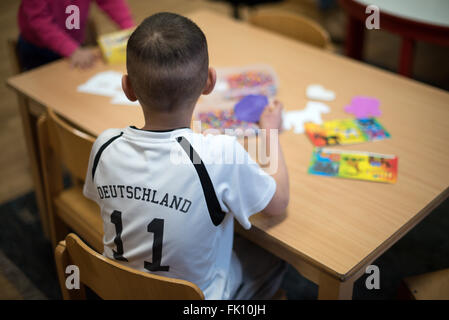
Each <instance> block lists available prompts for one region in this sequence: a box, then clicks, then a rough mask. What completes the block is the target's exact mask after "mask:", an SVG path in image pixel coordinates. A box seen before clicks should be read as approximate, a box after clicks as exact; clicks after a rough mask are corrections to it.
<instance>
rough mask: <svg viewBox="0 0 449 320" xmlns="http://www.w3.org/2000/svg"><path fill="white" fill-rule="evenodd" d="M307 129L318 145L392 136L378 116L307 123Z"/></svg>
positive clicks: (312, 139)
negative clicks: (320, 123) (378, 119)
mask: <svg viewBox="0 0 449 320" xmlns="http://www.w3.org/2000/svg"><path fill="white" fill-rule="evenodd" d="M305 131H306V134H307V136H308V137H309V139H310V141H311V142H312V143H313V145H314V146H316V147H324V146H332V145H345V144H355V143H362V142H367V141H375V140H383V139H387V138H390V134H389V133H388V131H387V130H386V129H385V128H384V127H383V126H382V125H381V124H380V123H379V122H378V121H377V119H376V118H366V119H343V120H331V121H326V122H324V123H323V124H322V125H319V124H315V123H306V124H305Z"/></svg>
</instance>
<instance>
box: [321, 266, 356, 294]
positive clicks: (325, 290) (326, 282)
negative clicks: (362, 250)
mask: <svg viewBox="0 0 449 320" xmlns="http://www.w3.org/2000/svg"><path fill="white" fill-rule="evenodd" d="M353 287H354V282H353V281H350V280H348V281H345V282H342V281H341V280H340V279H338V278H335V277H333V276H331V275H329V274H327V273H325V272H321V274H320V280H319V285H318V299H319V300H351V299H352V289H353Z"/></svg>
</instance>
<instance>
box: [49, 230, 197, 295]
mask: <svg viewBox="0 0 449 320" xmlns="http://www.w3.org/2000/svg"><path fill="white" fill-rule="evenodd" d="M55 260H56V268H57V272H58V279H59V285H60V286H61V291H62V295H63V298H64V300H72V299H85V287H84V286H87V287H89V288H90V289H91V290H93V291H94V292H95V293H96V294H97V295H98V296H99V297H100V298H102V299H114V300H125V299H126V300H128V299H132V300H174V299H178V300H203V299H204V294H203V292H202V291H201V289H200V288H198V287H197V286H196V285H195V284H193V283H191V282H188V281H185V280H178V279H172V278H168V277H162V276H158V275H153V274H150V273H147V272H142V271H137V270H134V269H132V268H129V267H126V266H123V265H121V264H120V263H118V262H116V261H113V260H111V259H108V258H106V257H104V256H102V255H101V254H99V253H97V252H95V251H94V250H92V249H91V248H89V247H88V246H87V245H86V244H85V243H84V242H82V241H81V239H80V238H79V237H78V236H76V235H75V234H73V233H71V234H69V235H68V236H67V237H66V239H65V241H61V242H60V243H59V244H58V246H57V247H56V250H55ZM68 265H75V266H77V267H78V268H79V275H80V289H72V290H69V289H67V287H66V284H65V283H66V276H67V275H66V274H65V270H66V267H67V266H68Z"/></svg>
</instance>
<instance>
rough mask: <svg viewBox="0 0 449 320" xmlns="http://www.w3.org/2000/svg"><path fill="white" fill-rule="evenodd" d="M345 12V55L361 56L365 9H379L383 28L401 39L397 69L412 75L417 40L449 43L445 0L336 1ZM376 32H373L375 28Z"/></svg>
mask: <svg viewBox="0 0 449 320" xmlns="http://www.w3.org/2000/svg"><path fill="white" fill-rule="evenodd" d="M339 2H340V5H341V6H342V7H343V9H344V10H345V11H346V12H347V14H348V25H347V33H346V55H347V56H349V57H352V58H355V59H359V60H360V59H362V51H363V40H364V30H365V20H366V19H367V18H368V16H369V14H366V13H365V9H366V7H367V6H369V5H375V6H377V7H378V8H379V9H380V15H379V22H380V28H381V29H382V30H388V31H390V32H392V33H396V34H398V35H399V36H400V37H401V39H402V46H401V53H400V57H399V70H398V72H399V73H400V74H402V75H404V76H407V77H411V76H412V71H413V56H414V47H415V42H416V41H426V42H431V43H435V44H438V45H442V46H449V2H448V1H447V0H427V1H422V0H394V1H391V0H339ZM374 32H375V31H374Z"/></svg>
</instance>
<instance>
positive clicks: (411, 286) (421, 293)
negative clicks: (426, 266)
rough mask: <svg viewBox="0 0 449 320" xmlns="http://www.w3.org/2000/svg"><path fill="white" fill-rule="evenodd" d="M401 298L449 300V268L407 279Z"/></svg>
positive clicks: (400, 291)
mask: <svg viewBox="0 0 449 320" xmlns="http://www.w3.org/2000/svg"><path fill="white" fill-rule="evenodd" d="M399 298H400V299H404V300H405V299H406V300H449V268H448V269H443V270H438V271H434V272H429V273H424V274H420V275H416V276H412V277H408V278H405V279H404V280H403V281H402V283H401V287H400V289H399Z"/></svg>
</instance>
